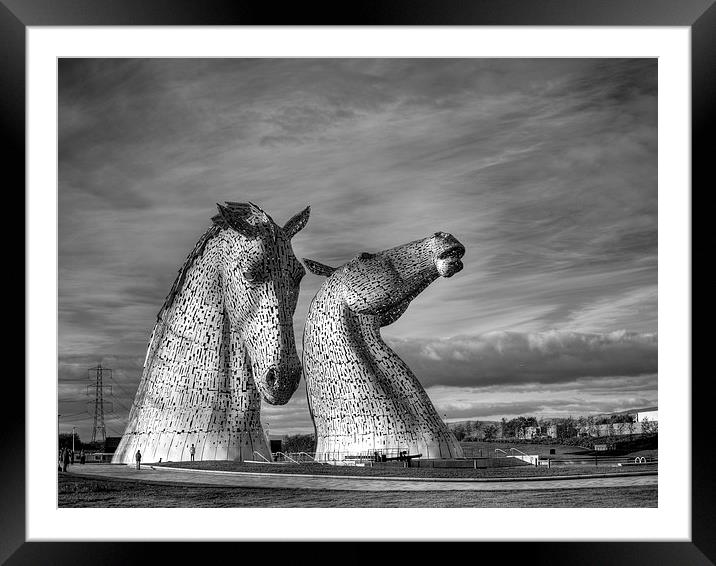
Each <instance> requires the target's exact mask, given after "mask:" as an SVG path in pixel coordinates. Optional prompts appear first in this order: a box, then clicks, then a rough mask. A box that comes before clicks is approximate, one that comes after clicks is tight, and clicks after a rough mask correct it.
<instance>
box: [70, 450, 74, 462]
mask: <svg viewBox="0 0 716 566" xmlns="http://www.w3.org/2000/svg"><path fill="white" fill-rule="evenodd" d="M74 463H75V451H74V450H70V464H74Z"/></svg>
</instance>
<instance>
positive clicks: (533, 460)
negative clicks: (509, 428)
mask: <svg viewBox="0 0 716 566" xmlns="http://www.w3.org/2000/svg"><path fill="white" fill-rule="evenodd" d="M510 452H518V453H519V454H520V456H523V457H522V458H520V457H519V456H513V457H514V458H519V459H520V460H522V461H523V462H527V460H525V458H529V463H530V464H532V465H533V466H537V465H538V464H539V456H535V455H530V454H525V453H524V452H522V450H518V449H517V448H510Z"/></svg>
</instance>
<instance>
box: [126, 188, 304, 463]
mask: <svg viewBox="0 0 716 566" xmlns="http://www.w3.org/2000/svg"><path fill="white" fill-rule="evenodd" d="M217 206H218V209H219V212H218V214H216V215H215V216H214V217H213V218H212V225H211V227H210V228H209V229H208V230H206V232H204V234H203V235H202V236H201V238H200V239H199V241H198V242H197V244H196V245H195V247H194V249H193V250H192V251H191V253H190V254H189V256H188V257H187V259H186V261H185V263H184V265H183V266H182V267H181V269H179V274H178V275H177V277H176V280H175V281H174V284H173V286H172V288H171V290H170V291H169V294H168V295H167V298H166V299H165V301H164V304H163V306H162V308H161V310H160V311H159V313H158V315H157V322H156V325H155V327H154V331H153V332H152V337H151V339H150V342H149V347H148V349H147V355H146V358H145V361H144V372H143V374H142V379H141V381H140V384H139V389H138V390H137V394H136V397H135V401H134V403H133V405H132V408H131V410H130V414H129V423H128V425H127V429H126V431H125V433H124V436H123V437H122V441H121V442H120V445H119V447H118V449H117V451H116V452H115V456H114V458H113V460H112V461H113V462H127V463H129V462H131V458H132V457H133V455H134V453H135V452H136V451H137V449H140V450H141V452H142V455H143V460H144V461H147V462H156V461H159V460H160V459H162V460H163V461H180V460H187V459H189V447H190V446H191V445H192V444H193V445H195V453H196V459H197V460H226V459H239V460H245V459H254V458H255V457H256V456H255V454H254V453H255V452H259V453H260V454H261V455H262V456H264V457H266V456H268V454H269V450H268V447H267V445H266V440H265V435H264V433H263V430H262V428H261V421H260V409H261V397H263V399H264V400H266V401H267V402H268V403H270V404H272V405H282V404H285V403H287V402H288V400H289V399H290V398H291V396H292V395H293V393H294V392H295V391H296V389H297V387H298V384H299V381H300V378H301V363H300V360H299V358H298V354H297V353H296V344H295V339H294V333H293V313H294V311H295V309H296V302H297V300H298V292H299V284H300V281H301V278H302V277H303V275H304V274H305V270H304V268H303V266H302V265H301V264H300V263H299V261H298V260H297V259H296V257H295V255H294V253H293V249H292V247H291V238H292V237H293V236H295V235H296V234H297V233H298V232H299V231H300V230H301V229H302V228H303V227H304V226H305V225H306V223H307V222H308V216H309V212H310V208H308V207H307V208H306V209H305V210H303V211H302V212H299V213H298V214H296V215H295V216H293V217H292V218H291V219H290V220H289V221H288V222H286V224H284V225H283V226H282V227H281V226H279V225H277V224H276V223H275V222H274V221H273V220H272V219H271V217H270V216H269V215H268V214H266V213H265V212H264V211H263V210H261V209H260V208H259V207H258V206H256V205H255V204H253V203H237V202H227V203H226V204H225V205H217Z"/></svg>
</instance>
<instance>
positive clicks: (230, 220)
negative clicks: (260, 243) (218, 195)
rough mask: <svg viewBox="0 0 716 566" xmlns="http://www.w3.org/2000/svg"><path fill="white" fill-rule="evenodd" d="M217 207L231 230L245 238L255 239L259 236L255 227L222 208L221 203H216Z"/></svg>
mask: <svg viewBox="0 0 716 566" xmlns="http://www.w3.org/2000/svg"><path fill="white" fill-rule="evenodd" d="M216 207H217V208H218V209H219V214H220V215H221V218H223V219H224V222H226V224H227V225H228V226H229V227H230V228H232V229H234V230H236V231H237V232H238V233H239V234H241V235H242V236H245V237H246V238H252V239H253V238H255V237H256V236H258V230H257V229H256V227H255V226H253V225H252V224H249V223H248V222H246V220H244V219H243V218H241V217H240V216H237V215H235V214H232V213H231V212H230V211H229V209H228V208H226V207H225V206H221V205H220V204H219V203H216Z"/></svg>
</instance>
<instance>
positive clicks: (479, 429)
mask: <svg viewBox="0 0 716 566" xmlns="http://www.w3.org/2000/svg"><path fill="white" fill-rule="evenodd" d="M484 429H485V423H483V422H482V421H475V422H474V423H473V432H472V436H473V438H475V439H476V440H479V439H480V438H484Z"/></svg>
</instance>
